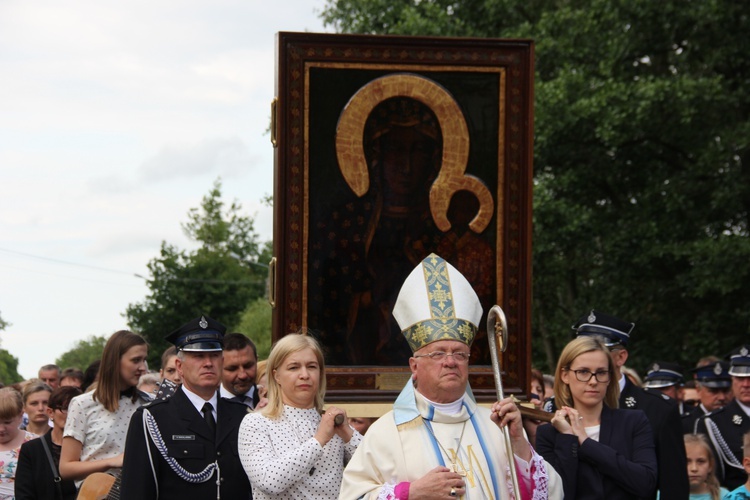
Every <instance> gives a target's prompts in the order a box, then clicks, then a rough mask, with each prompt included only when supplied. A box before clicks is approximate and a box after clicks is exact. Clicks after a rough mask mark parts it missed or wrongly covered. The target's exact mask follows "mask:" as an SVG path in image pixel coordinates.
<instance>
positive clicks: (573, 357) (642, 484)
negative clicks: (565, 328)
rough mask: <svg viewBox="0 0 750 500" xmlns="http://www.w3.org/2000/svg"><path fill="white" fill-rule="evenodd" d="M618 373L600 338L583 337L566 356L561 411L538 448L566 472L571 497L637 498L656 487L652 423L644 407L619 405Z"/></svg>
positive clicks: (558, 382) (561, 366)
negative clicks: (639, 408)
mask: <svg viewBox="0 0 750 500" xmlns="http://www.w3.org/2000/svg"><path fill="white" fill-rule="evenodd" d="M614 373H615V367H614V363H613V361H612V357H611V356H610V354H609V350H608V349H607V347H606V346H605V345H604V343H602V341H601V340H599V339H598V338H596V337H593V336H583V337H578V338H576V339H575V340H573V341H571V342H570V343H568V345H567V346H565V349H563V352H562V354H561V355H560V359H559V361H558V363H557V369H556V371H555V401H556V403H557V405H558V410H557V411H556V412H555V416H554V417H553V418H552V421H551V425H542V426H540V427H539V428H538V429H537V436H536V447H537V451H538V452H539V453H540V454H541V455H542V456H543V457H544V459H545V460H546V461H547V462H549V463H551V464H552V466H553V467H554V468H555V470H557V472H558V473H559V474H560V476H562V479H563V489H564V491H565V498H566V499H576V500H587V499H591V500H594V499H596V500H601V499H603V498H606V499H607V500H620V499H621V500H635V499H637V498H651V497H652V496H653V495H654V493H655V491H656V470H657V469H656V452H655V450H654V440H653V437H652V434H651V426H650V425H649V423H648V420H647V419H646V416H645V414H644V413H643V412H642V411H640V410H618V409H617V404H618V403H617V400H618V396H619V385H618V383H617V381H616V380H615V379H614Z"/></svg>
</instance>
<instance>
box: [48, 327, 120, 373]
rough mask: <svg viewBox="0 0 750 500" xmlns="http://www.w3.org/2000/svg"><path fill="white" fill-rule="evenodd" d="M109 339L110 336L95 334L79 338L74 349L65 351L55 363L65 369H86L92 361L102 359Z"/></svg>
mask: <svg viewBox="0 0 750 500" xmlns="http://www.w3.org/2000/svg"><path fill="white" fill-rule="evenodd" d="M107 340H109V339H108V337H105V336H93V335H92V336H91V337H89V338H88V339H85V340H79V341H78V342H76V344H75V345H74V346H73V348H72V349H70V350H69V351H66V352H64V353H63V354H62V355H61V356H60V357H59V358H57V359H56V360H55V364H56V365H57V366H59V367H60V368H61V369H63V370H64V369H66V368H78V369H79V370H84V371H85V370H86V368H87V367H88V366H89V365H90V364H91V363H93V362H94V361H96V360H97V359H101V357H102V351H103V350H104V345H105V344H106V343H107Z"/></svg>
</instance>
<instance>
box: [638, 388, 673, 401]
mask: <svg viewBox="0 0 750 500" xmlns="http://www.w3.org/2000/svg"><path fill="white" fill-rule="evenodd" d="M641 389H643V392H644V393H645V394H648V395H650V396H654V397H655V398H658V399H660V400H662V401H664V402H665V403H667V404H677V401H675V400H674V399H672V398H670V397H669V396H667V395H666V394H664V393H663V392H661V391H660V390H658V389H651V388H649V387H641Z"/></svg>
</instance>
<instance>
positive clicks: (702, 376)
mask: <svg viewBox="0 0 750 500" xmlns="http://www.w3.org/2000/svg"><path fill="white" fill-rule="evenodd" d="M691 371H692V372H693V373H694V374H695V382H696V386H695V388H696V392H697V393H698V398H700V401H701V402H700V404H699V405H698V406H696V407H695V408H694V409H693V410H692V411H690V412H689V413H688V414H687V415H683V417H682V432H683V433H685V434H695V433H696V432H698V431H697V430H696V425H698V419H700V418H701V417H702V416H703V415H705V414H706V413H711V412H712V411H714V410H718V409H719V408H722V407H723V406H724V405H726V404H727V403H729V402H730V401H731V400H732V377H731V376H730V375H729V363H727V362H726V361H715V362H713V363H710V364H707V365H702V366H698V367H697V368H693V369H692V370H691Z"/></svg>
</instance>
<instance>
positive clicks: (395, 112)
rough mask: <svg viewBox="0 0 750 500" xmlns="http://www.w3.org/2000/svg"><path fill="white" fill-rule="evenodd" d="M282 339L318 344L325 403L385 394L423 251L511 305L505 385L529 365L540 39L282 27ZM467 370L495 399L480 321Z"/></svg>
mask: <svg viewBox="0 0 750 500" xmlns="http://www.w3.org/2000/svg"><path fill="white" fill-rule="evenodd" d="M277 57H278V60H277V71H276V92H277V95H276V99H275V100H274V106H273V110H272V126H271V136H272V138H271V139H272V143H273V144H274V147H275V166H274V167H275V185H274V261H273V266H272V267H273V269H272V271H273V273H272V282H271V291H272V293H271V299H272V304H273V306H274V312H273V324H274V326H273V335H274V339H277V338H279V337H281V336H283V335H285V334H287V333H290V332H295V331H297V330H299V329H300V328H305V329H307V331H309V332H310V333H311V334H312V335H315V336H316V337H317V338H318V340H320V342H321V344H322V345H323V347H324V350H325V353H326V364H327V366H328V367H329V368H328V378H327V380H328V397H327V398H328V399H329V400H336V399H340V400H358V399H366V400H375V401H377V400H381V401H386V400H390V399H392V398H393V397H395V395H396V394H397V393H398V392H399V391H400V389H401V388H402V386H403V384H404V383H405V382H406V380H408V377H409V372H408V359H409V357H410V356H411V351H410V349H409V346H408V344H407V343H406V340H405V339H404V337H403V336H402V335H401V333H400V331H399V328H398V326H397V324H396V322H395V320H394V319H393V316H392V314H391V311H392V309H393V305H394V303H395V301H396V297H397V295H398V292H399V290H400V287H401V284H402V283H403V282H404V280H405V278H406V277H407V276H408V274H409V273H410V272H411V270H412V269H414V267H415V266H416V265H417V264H418V263H419V262H420V261H421V260H422V259H424V258H425V257H426V256H427V255H429V254H430V253H436V254H438V255H440V256H441V257H443V258H444V259H445V260H447V261H448V262H450V263H451V264H452V265H453V266H454V267H456V268H457V269H458V270H459V271H461V273H462V274H464V276H466V278H467V279H468V280H469V282H470V283H471V284H472V286H473V287H474V289H475V291H476V292H477V295H478V296H479V298H480V301H481V303H482V306H483V308H484V311H485V316H486V313H487V311H489V309H490V308H491V307H492V305H494V304H499V305H500V306H501V307H502V308H503V310H504V311H505V314H506V316H507V318H508V325H509V345H508V348H507V350H506V351H505V353H504V354H503V362H502V366H503V370H504V378H505V379H506V380H507V381H506V382H505V389H506V392H509V393H513V392H519V393H520V392H523V393H525V392H526V391H525V390H522V388H525V387H526V385H527V383H528V379H529V375H528V371H529V362H530V348H531V341H530V337H529V334H530V317H531V312H530V311H531V308H530V290H531V286H530V285H531V173H532V122H533V120H532V114H533V113H532V109H533V92H532V85H533V43H532V42H531V41H524V40H512V41H509V40H495V39H469V38H466V39H463V38H422V37H399V36H366V35H338V34H311V33H279V34H278V35H277ZM485 322H486V317H485V319H484V320H483V322H482V324H481V325H479V326H480V328H479V331H480V334H479V335H478V337H477V339H476V340H475V342H474V344H473V346H472V353H471V365H472V368H471V375H470V383H471V385H472V388H473V389H474V392H475V394H476V395H477V396H478V397H480V398H481V397H483V396H487V397H488V398H491V397H492V395H493V394H494V385H493V384H494V382H493V377H492V373H491V370H490V369H489V365H490V356H489V347H488V344H487V335H486V327H485Z"/></svg>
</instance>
